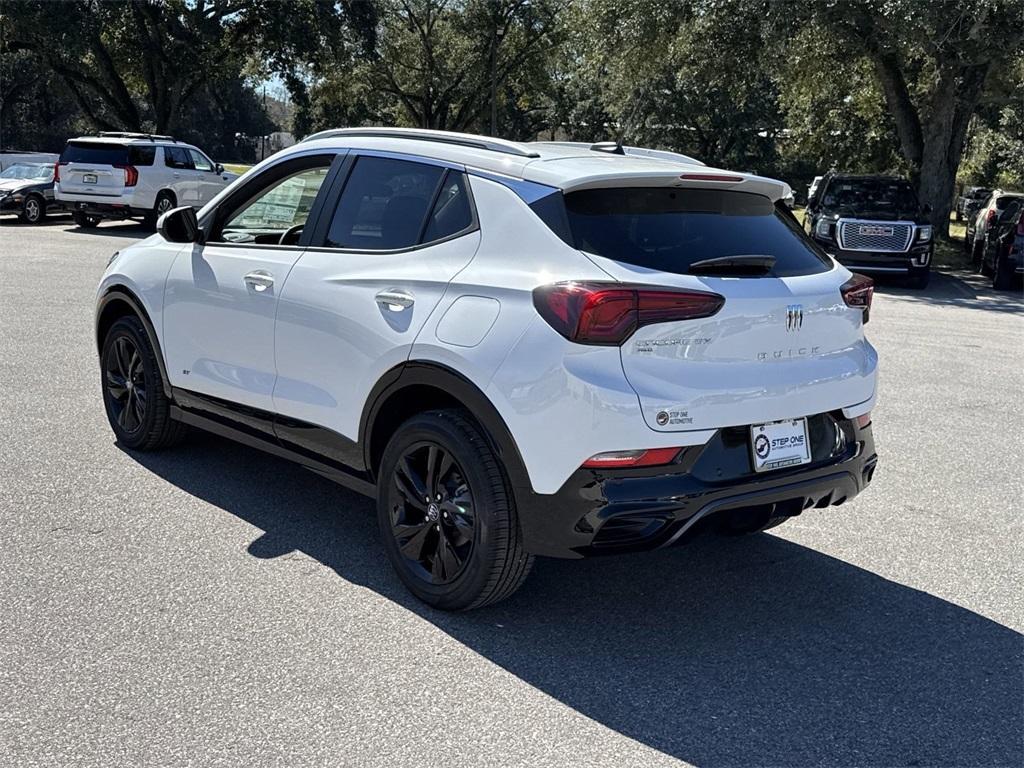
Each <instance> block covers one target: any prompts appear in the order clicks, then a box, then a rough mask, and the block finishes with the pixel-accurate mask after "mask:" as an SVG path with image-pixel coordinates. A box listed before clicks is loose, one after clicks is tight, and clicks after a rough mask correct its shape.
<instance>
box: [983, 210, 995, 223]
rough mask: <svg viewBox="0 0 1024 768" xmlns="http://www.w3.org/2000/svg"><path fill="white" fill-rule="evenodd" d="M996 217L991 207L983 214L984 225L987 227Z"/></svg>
mask: <svg viewBox="0 0 1024 768" xmlns="http://www.w3.org/2000/svg"><path fill="white" fill-rule="evenodd" d="M995 218H996V209H995V208H992V209H991V210H990V211H989V212H988V213H986V214H985V226H986V227H987V226H988V225H989V224H991V223H992V222H993V221H994V220H995Z"/></svg>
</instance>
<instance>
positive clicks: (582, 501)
mask: <svg viewBox="0 0 1024 768" xmlns="http://www.w3.org/2000/svg"><path fill="white" fill-rule="evenodd" d="M808 427H809V431H810V435H811V452H812V461H811V463H809V464H805V465H803V466H800V467H795V468H792V469H785V470H778V471H775V472H768V473H764V474H756V473H754V472H753V468H752V466H751V459H750V447H749V431H748V429H747V428H746V427H733V428H729V429H723V430H719V431H718V433H716V435H715V437H714V438H712V439H711V440H710V441H709V442H708V443H707V444H706V445H703V446H694V447H692V448H689V449H687V450H686V451H684V453H683V454H682V455H681V457H680V458H679V460H677V462H676V463H675V464H673V465H671V466H668V467H657V468H653V469H647V470H620V471H595V470H579V471H577V472H576V473H574V474H573V475H572V477H570V478H569V480H568V481H567V482H566V483H565V485H564V486H563V487H562V488H561V489H560V490H559V491H558V492H557V493H555V494H552V495H542V494H536V493H533V492H532V491H529V490H519V491H517V494H516V502H517V507H518V510H519V518H520V523H521V525H522V528H523V535H524V539H525V544H526V548H527V550H528V551H530V552H532V553H534V554H537V555H546V556H550V557H587V556H592V555H600V554H613V553H618V552H628V551H637V550H649V549H657V548H660V547H668V546H674V545H676V544H679V543H682V542H683V541H685V540H687V539H688V538H690V537H691V536H692V535H694V534H695V533H697V532H698V531H699V530H702V529H703V528H704V527H707V526H724V527H726V528H728V529H732V530H754V529H757V528H759V527H760V526H762V525H764V524H765V523H766V522H767V521H768V520H769V519H771V518H773V517H789V516H795V515H799V514H800V513H801V512H803V511H804V510H806V509H811V508H818V509H822V508H825V507H829V506H838V505H839V504H843V503H845V502H847V501H849V500H850V499H852V498H853V497H854V496H856V495H857V494H858V493H860V492H861V491H862V490H864V488H865V487H867V485H868V483H869V482H870V481H871V479H872V476H873V474H874V471H875V465H876V463H877V456H876V454H875V447H874V440H873V438H872V434H871V425H870V424H869V425H867V426H866V427H863V428H859V427H857V425H856V423H855V420H851V419H844V418H843V416H842V414H841V413H838V412H837V413H832V414H820V415H818V416H814V417H811V418H810V419H809V420H808Z"/></svg>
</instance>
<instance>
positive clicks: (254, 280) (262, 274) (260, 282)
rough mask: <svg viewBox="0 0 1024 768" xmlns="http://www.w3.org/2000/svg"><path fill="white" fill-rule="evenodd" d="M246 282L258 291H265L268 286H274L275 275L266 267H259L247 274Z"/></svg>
mask: <svg viewBox="0 0 1024 768" xmlns="http://www.w3.org/2000/svg"><path fill="white" fill-rule="evenodd" d="M245 284H246V285H248V286H249V287H250V288H252V289H253V290H254V291H256V293H263V292H264V291H265V290H267V289H268V288H273V287H274V276H273V275H272V274H270V273H269V272H267V271H266V270H265V269H257V270H254V271H252V272H250V273H249V274H248V275H246V276H245Z"/></svg>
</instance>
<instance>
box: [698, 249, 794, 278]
mask: <svg viewBox="0 0 1024 768" xmlns="http://www.w3.org/2000/svg"><path fill="white" fill-rule="evenodd" d="M774 266H775V257H774V256H761V255H756V254H750V255H746V256H744V255H740V256H719V257H717V258H714V259H702V260H700V261H695V262H693V264H691V265H690V266H689V268H688V269H687V270H686V271H687V272H689V273H690V274H691V275H751V276H757V275H766V274H768V273H769V272H771V271H772V267H774Z"/></svg>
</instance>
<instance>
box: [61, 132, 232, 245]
mask: <svg viewBox="0 0 1024 768" xmlns="http://www.w3.org/2000/svg"><path fill="white" fill-rule="evenodd" d="M236 178H238V174H235V173H230V172H228V171H225V170H224V166H222V165H221V164H220V163H214V162H213V161H212V160H210V158H209V157H207V156H206V154H205V153H203V152H202V151H201V150H199V149H198V148H197V147H194V146H192V145H191V144H185V143H183V142H180V141H176V140H175V139H173V138H171V137H170V136H155V135H151V134H144V133H101V134H99V136H83V137H80V138H77V139H70V140H69V141H68V143H67V146H65V147H64V151H63V152H61V155H60V160H59V161H58V162H57V169H56V175H55V178H54V194H55V196H56V198H57V200H59V201H61V202H63V203H64V204H65V207H67V209H68V210H70V211H71V212H72V214H73V215H74V219H75V223H76V224H78V226H80V227H91V226H96V225H97V224H98V223H99V222H100V220H101V219H128V218H142V219H143V220H145V221H146V222H147V223H148V224H150V225H154V224H155V223H156V220H157V218H158V217H159V216H160V214H162V213H165V212H166V211H169V210H171V209H172V208H176V207H178V206H182V205H190V206H192V207H194V208H200V207H202V206H203V205H205V204H206V203H208V202H209V201H210V200H212V199H213V198H214V197H216V195H217V193H218V192H220V191H221V190H222V189H224V187H226V186H227V185H228V184H230V183H231V182H232V181H234V180H235V179H236Z"/></svg>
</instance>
